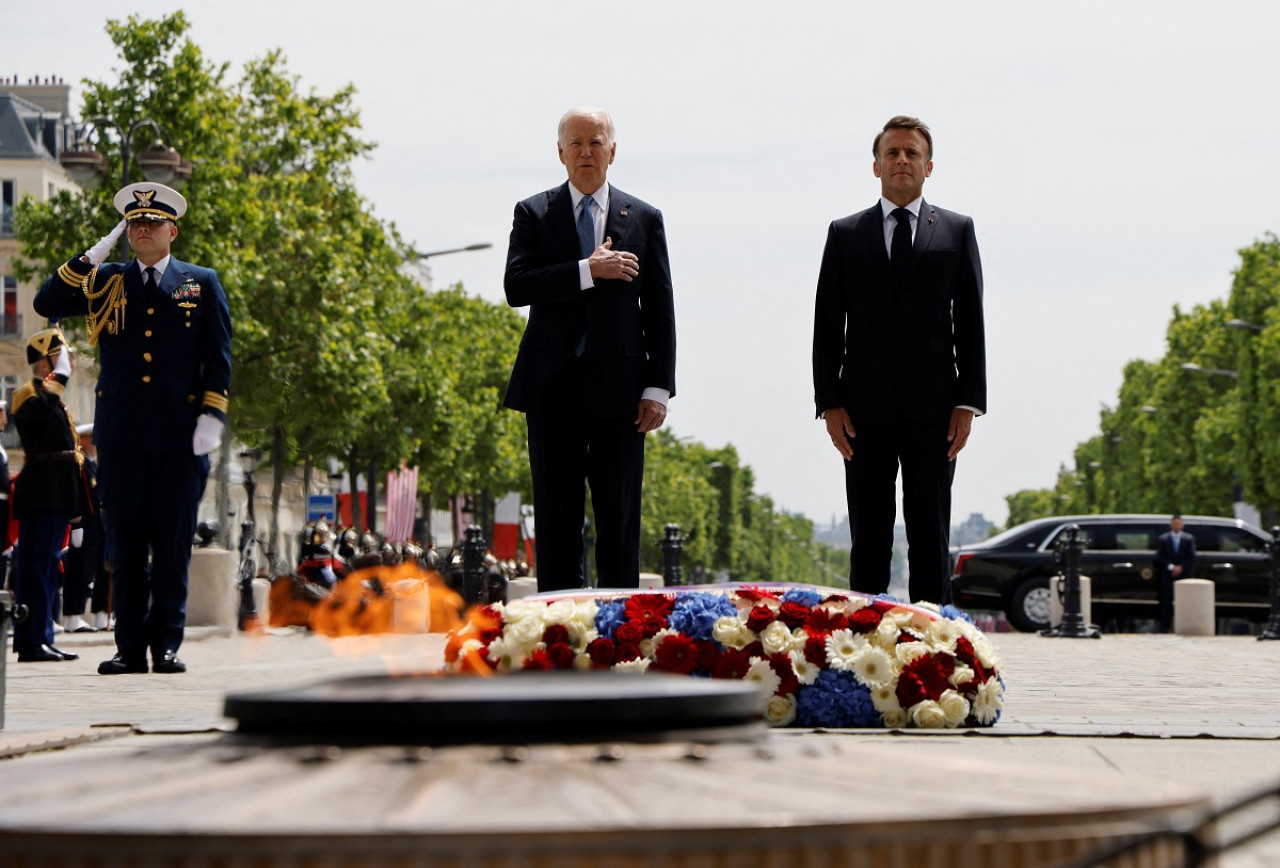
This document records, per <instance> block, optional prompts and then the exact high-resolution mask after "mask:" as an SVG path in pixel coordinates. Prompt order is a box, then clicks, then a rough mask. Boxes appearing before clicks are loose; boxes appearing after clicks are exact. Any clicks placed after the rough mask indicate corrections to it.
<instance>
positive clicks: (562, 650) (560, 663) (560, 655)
mask: <svg viewBox="0 0 1280 868" xmlns="http://www.w3.org/2000/svg"><path fill="white" fill-rule="evenodd" d="M574 656H575V655H574V653H573V648H572V647H570V645H569V643H568V642H557V643H556V644H554V645H548V646H547V657H549V658H550V659H551V665H552V666H554V667H555V668H556V669H572V668H573V658H574Z"/></svg>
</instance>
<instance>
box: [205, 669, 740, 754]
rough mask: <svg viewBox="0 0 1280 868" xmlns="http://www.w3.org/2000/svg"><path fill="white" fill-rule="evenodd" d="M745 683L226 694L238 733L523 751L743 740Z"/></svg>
mask: <svg viewBox="0 0 1280 868" xmlns="http://www.w3.org/2000/svg"><path fill="white" fill-rule="evenodd" d="M761 705H762V703H761V697H760V693H759V691H758V690H757V688H756V687H755V686H754V685H752V684H749V683H745V682H742V681H737V680H732V681H727V680H713V679H708V678H690V677H686V676H677V675H668V674H665V673H645V674H639V673H617V672H608V671H602V672H542V671H539V672H520V673H513V674H509V675H502V676H498V677H493V678H480V677H456V676H455V677H437V676H434V675H425V674H424V675H421V676H412V675H401V676H396V677H391V676H382V675H379V676H362V677H354V678H340V679H334V680H332V681H323V682H319V683H317V684H311V685H307V686H303V687H297V688H290V689H285V690H280V691H275V692H269V693H232V694H228V695H227V698H226V703H225V706H224V713H225V714H226V716H227V717H230V718H233V719H235V720H236V721H237V732H238V733H243V734H248V735H267V736H272V737H277V738H282V739H286V740H297V741H317V740H320V741H343V742H356V743H365V744H367V743H386V744H458V743H476V744H528V743H532V742H549V741H550V742H575V741H608V740H611V739H640V740H653V739H662V738H664V737H666V736H668V735H675V734H678V735H679V737H681V738H690V737H696V733H697V732H698V731H701V732H703V733H705V735H706V737H708V738H712V739H719V738H725V737H729V738H741V737H744V731H750V732H752V733H754V732H755V731H756V730H757V729H762V727H763V725H762V724H761V723H760V709H761Z"/></svg>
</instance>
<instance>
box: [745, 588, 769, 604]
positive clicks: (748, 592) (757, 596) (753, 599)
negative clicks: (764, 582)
mask: <svg viewBox="0 0 1280 868" xmlns="http://www.w3.org/2000/svg"><path fill="white" fill-rule="evenodd" d="M737 594H738V596H739V597H741V598H742V599H744V600H746V601H748V602H750V603H758V602H760V601H761V600H777V599H779V598H778V595H777V594H775V593H773V592H772V591H766V590H765V589H764V588H756V587H750V588H738V590H737Z"/></svg>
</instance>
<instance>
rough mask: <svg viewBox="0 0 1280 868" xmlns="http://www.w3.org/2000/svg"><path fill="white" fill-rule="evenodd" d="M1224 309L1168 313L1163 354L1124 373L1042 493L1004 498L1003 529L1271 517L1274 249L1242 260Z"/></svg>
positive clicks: (1277, 269) (1276, 306)
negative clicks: (1080, 521)
mask: <svg viewBox="0 0 1280 868" xmlns="http://www.w3.org/2000/svg"><path fill="white" fill-rule="evenodd" d="M1240 257H1241V264H1240V267H1239V268H1238V269H1237V270H1236V272H1235V278H1234V281H1233V283H1232V288H1231V293H1230V297H1229V298H1228V299H1227V300H1226V301H1225V302H1224V301H1221V300H1215V301H1212V302H1210V303H1209V304H1207V305H1197V306H1196V307H1195V308H1194V309H1193V310H1191V311H1190V312H1185V313H1184V312H1183V311H1182V310H1180V309H1179V308H1178V307H1176V306H1175V307H1174V309H1173V316H1172V318H1171V319H1170V322H1169V326H1168V331H1167V336H1166V350H1165V354H1164V356H1163V357H1162V358H1160V359H1159V360H1157V361H1143V360H1134V361H1132V362H1130V363H1129V364H1128V365H1126V367H1125V372H1124V382H1123V383H1122V385H1121V387H1120V394H1119V401H1118V403H1117V404H1116V406H1114V407H1104V408H1103V409H1102V413H1101V417H1100V424H1099V428H1100V433H1099V434H1097V435H1095V436H1093V437H1091V438H1090V439H1089V440H1086V441H1085V442H1083V443H1081V444H1079V445H1078V446H1077V447H1076V450H1075V454H1074V456H1073V457H1074V461H1073V466H1071V467H1065V466H1064V467H1062V468H1061V469H1060V471H1059V474H1058V480H1057V483H1056V484H1055V486H1054V487H1053V488H1052V489H1039V490H1027V491H1020V492H1016V493H1015V494H1012V495H1009V496H1008V497H1007V498H1006V501H1007V502H1008V504H1009V524H1010V526H1012V525H1014V524H1017V523H1020V522H1022V521H1026V520H1028V519H1029V518H1034V517H1038V516H1039V515H1065V514H1073V513H1075V514H1079V513H1102V512H1152V513H1172V512H1185V513H1201V514H1207V515H1230V514H1231V513H1232V509H1233V503H1234V502H1235V501H1236V500H1238V499H1240V498H1241V497H1243V499H1244V500H1245V501H1247V502H1250V503H1252V504H1253V505H1254V506H1256V507H1258V508H1259V509H1260V510H1261V511H1262V513H1263V515H1267V514H1268V513H1270V514H1272V515H1274V511H1275V509H1276V507H1277V506H1280V437H1278V436H1277V434H1280V239H1277V238H1276V236H1274V235H1267V236H1266V237H1264V238H1263V239H1262V240H1260V241H1258V242H1257V243H1255V244H1253V245H1252V246H1250V247H1247V248H1245V249H1244V250H1241V251H1240Z"/></svg>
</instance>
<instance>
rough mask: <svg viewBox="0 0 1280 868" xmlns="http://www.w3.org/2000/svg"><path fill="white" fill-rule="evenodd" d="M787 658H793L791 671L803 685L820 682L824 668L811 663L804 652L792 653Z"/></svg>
mask: <svg viewBox="0 0 1280 868" xmlns="http://www.w3.org/2000/svg"><path fill="white" fill-rule="evenodd" d="M787 656H788V657H790V658H791V671H792V672H794V673H795V674H796V678H797V679H799V681H800V683H801V684H812V683H813V682H815V681H817V680H818V673H819V672H821V671H822V667H821V666H815V665H813V664H812V663H810V662H809V658H808V657H805V656H804V651H792V652H791V653H790V654H788V655H787Z"/></svg>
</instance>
